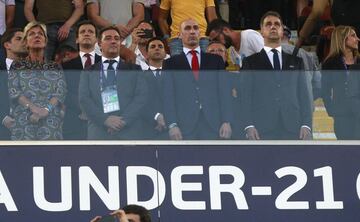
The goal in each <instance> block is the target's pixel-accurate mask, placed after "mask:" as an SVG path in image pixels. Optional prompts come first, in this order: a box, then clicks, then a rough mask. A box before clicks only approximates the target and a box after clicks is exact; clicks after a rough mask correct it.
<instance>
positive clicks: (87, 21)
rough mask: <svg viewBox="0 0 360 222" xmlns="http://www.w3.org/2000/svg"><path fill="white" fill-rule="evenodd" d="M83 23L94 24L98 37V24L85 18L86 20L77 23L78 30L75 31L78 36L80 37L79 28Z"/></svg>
mask: <svg viewBox="0 0 360 222" xmlns="http://www.w3.org/2000/svg"><path fill="white" fill-rule="evenodd" d="M83 25H92V26H94V28H95V36H96V37H98V30H97V28H96V25H95V24H94V23H93V22H92V21H90V20H84V21H81V22H79V23H78V24H77V26H76V32H75V35H76V38H77V37H79V29H80V27H81V26H83Z"/></svg>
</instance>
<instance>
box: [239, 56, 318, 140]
mask: <svg viewBox="0 0 360 222" xmlns="http://www.w3.org/2000/svg"><path fill="white" fill-rule="evenodd" d="M282 64H283V65H282V71H273V66H272V65H271V63H270V61H269V58H268V56H267V54H266V52H265V50H264V49H262V50H261V51H260V52H259V53H256V54H253V55H251V56H249V57H246V58H245V59H244V60H243V66H242V69H243V70H254V71H244V75H243V81H242V83H243V84H242V85H243V90H242V93H241V96H242V103H243V109H244V122H245V126H250V125H254V126H255V127H256V128H257V130H258V131H259V133H260V136H261V133H263V132H267V131H271V130H276V129H275V128H274V126H276V125H277V124H276V121H278V119H279V118H278V117H279V115H280V117H281V119H282V121H283V123H284V126H285V128H286V129H287V130H288V131H290V132H299V130H300V127H301V126H302V125H306V126H309V127H312V112H311V103H310V99H309V93H308V92H309V91H308V89H307V84H306V77H305V73H304V71H302V70H303V64H302V60H301V59H300V58H298V57H295V56H292V55H290V54H287V53H285V52H282ZM266 70H267V71H266ZM284 70H286V71H284Z"/></svg>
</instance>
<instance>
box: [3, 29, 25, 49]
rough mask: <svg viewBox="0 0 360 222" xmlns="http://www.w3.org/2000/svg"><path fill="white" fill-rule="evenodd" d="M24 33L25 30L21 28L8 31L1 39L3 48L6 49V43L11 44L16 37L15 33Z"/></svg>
mask: <svg viewBox="0 0 360 222" xmlns="http://www.w3.org/2000/svg"><path fill="white" fill-rule="evenodd" d="M22 31H23V30H22V29H21V28H11V29H7V30H6V32H5V33H4V34H3V36H2V37H1V47H3V48H4V44H5V42H10V41H11V39H12V38H13V37H14V36H15V33H17V32H22ZM5 51H6V50H5Z"/></svg>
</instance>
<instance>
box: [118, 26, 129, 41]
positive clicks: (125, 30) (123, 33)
mask: <svg viewBox="0 0 360 222" xmlns="http://www.w3.org/2000/svg"><path fill="white" fill-rule="evenodd" d="M116 27H117V28H118V29H119V32H120V37H121V38H122V39H125V38H126V37H128V35H130V34H131V30H130V29H128V28H127V27H126V26H124V25H120V24H118V25H116Z"/></svg>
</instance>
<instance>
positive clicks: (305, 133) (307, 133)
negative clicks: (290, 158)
mask: <svg viewBox="0 0 360 222" xmlns="http://www.w3.org/2000/svg"><path fill="white" fill-rule="evenodd" d="M299 139H301V140H311V130H310V129H309V128H307V127H301V128H300V134H299Z"/></svg>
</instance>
